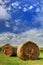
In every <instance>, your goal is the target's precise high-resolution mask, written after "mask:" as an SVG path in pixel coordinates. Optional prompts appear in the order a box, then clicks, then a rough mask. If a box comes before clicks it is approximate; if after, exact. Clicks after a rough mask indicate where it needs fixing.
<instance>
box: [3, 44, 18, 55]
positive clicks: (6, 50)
mask: <svg viewBox="0 0 43 65" xmlns="http://www.w3.org/2000/svg"><path fill="white" fill-rule="evenodd" d="M2 54H3V55H4V56H12V55H17V47H12V46H11V45H10V44H6V45H4V46H3V47H2Z"/></svg>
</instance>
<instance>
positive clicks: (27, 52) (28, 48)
mask: <svg viewBox="0 0 43 65" xmlns="http://www.w3.org/2000/svg"><path fill="white" fill-rule="evenodd" d="M39 53H40V51H39V48H38V46H37V45H36V44H35V43H34V42H31V41H28V42H26V43H24V44H22V45H20V46H19V47H18V49H17V55H18V57H20V58H21V59H23V60H35V59H37V58H38V57H39Z"/></svg>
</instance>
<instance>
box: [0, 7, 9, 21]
mask: <svg viewBox="0 0 43 65" xmlns="http://www.w3.org/2000/svg"><path fill="white" fill-rule="evenodd" d="M9 18H10V15H9V14H8V12H7V11H6V9H5V8H4V7H2V6H0V19H5V20H8V19H9Z"/></svg>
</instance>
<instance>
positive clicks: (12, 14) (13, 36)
mask: <svg viewBox="0 0 43 65" xmlns="http://www.w3.org/2000/svg"><path fill="white" fill-rule="evenodd" d="M28 40H31V41H33V42H36V43H37V44H38V45H39V46H43V0H22V1H21V0H0V45H3V44H6V43H11V44H12V45H19V44H21V43H24V42H26V41H28Z"/></svg>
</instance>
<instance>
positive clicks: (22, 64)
mask: <svg viewBox="0 0 43 65" xmlns="http://www.w3.org/2000/svg"><path fill="white" fill-rule="evenodd" d="M0 65H43V51H40V56H39V58H38V59H37V60H34V61H32V60H29V61H23V60H21V59H20V58H19V57H17V56H16V57H14V56H13V57H4V56H2V54H1V48H0Z"/></svg>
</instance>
